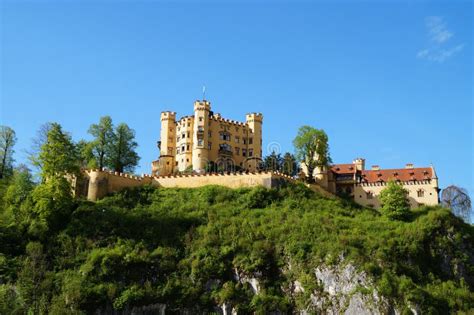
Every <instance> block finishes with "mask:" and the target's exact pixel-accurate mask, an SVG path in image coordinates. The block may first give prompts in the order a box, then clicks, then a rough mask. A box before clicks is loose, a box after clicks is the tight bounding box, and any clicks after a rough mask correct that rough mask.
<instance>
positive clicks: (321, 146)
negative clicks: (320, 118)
mask: <svg viewBox="0 0 474 315" xmlns="http://www.w3.org/2000/svg"><path fill="white" fill-rule="evenodd" d="M293 145H294V147H295V155H296V158H297V160H298V161H301V162H303V163H304V164H305V166H306V168H307V173H306V179H307V181H309V182H311V181H313V172H314V169H315V168H316V167H325V166H327V165H329V163H331V162H332V160H331V156H330V155H329V144H328V136H327V134H326V133H325V132H324V130H322V129H316V128H313V127H310V126H302V127H300V129H298V134H297V135H296V137H295V139H294V140H293Z"/></svg>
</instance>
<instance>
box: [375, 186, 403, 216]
mask: <svg viewBox="0 0 474 315" xmlns="http://www.w3.org/2000/svg"><path fill="white" fill-rule="evenodd" d="M379 199H380V202H381V204H382V207H381V208H380V210H381V212H382V213H383V214H384V215H386V216H387V217H389V218H390V219H394V220H403V219H404V218H406V217H407V215H408V214H409V212H410V201H409V200H408V190H406V189H405V188H403V186H402V185H400V184H398V183H396V182H394V181H390V182H388V184H387V187H386V188H384V189H383V190H382V191H381V192H380V197H379Z"/></svg>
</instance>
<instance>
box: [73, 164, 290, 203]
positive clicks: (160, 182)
mask: <svg viewBox="0 0 474 315" xmlns="http://www.w3.org/2000/svg"><path fill="white" fill-rule="evenodd" d="M83 175H84V180H85V182H86V183H85V184H84V185H82V186H83V187H85V189H84V190H83V191H81V192H78V193H77V195H78V196H84V197H87V199H88V200H92V201H96V200H97V199H100V198H102V197H104V196H105V195H107V194H110V193H113V192H118V191H120V190H122V189H125V188H130V187H138V186H142V185H147V184H149V185H152V186H156V187H165V188H172V187H178V188H196V187H202V186H206V185H220V186H225V187H229V188H240V187H255V186H263V187H267V188H272V187H278V186H281V185H282V184H283V183H284V182H287V181H290V180H293V179H292V178H291V177H289V176H287V175H284V174H281V173H275V172H256V173H227V174H214V173H212V174H202V175H198V174H190V175H170V176H150V175H142V176H133V175H128V174H122V173H118V172H109V171H101V170H97V169H95V170H86V171H84V172H83Z"/></svg>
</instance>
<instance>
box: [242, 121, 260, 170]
mask: <svg viewBox="0 0 474 315" xmlns="http://www.w3.org/2000/svg"><path fill="white" fill-rule="evenodd" d="M245 121H246V123H247V125H248V126H249V131H250V132H249V134H248V143H247V148H248V149H247V153H248V158H247V160H248V162H247V166H250V170H251V171H254V170H256V169H257V164H258V163H259V162H260V161H261V159H262V124H263V115H262V114H261V113H249V114H247V115H245Z"/></svg>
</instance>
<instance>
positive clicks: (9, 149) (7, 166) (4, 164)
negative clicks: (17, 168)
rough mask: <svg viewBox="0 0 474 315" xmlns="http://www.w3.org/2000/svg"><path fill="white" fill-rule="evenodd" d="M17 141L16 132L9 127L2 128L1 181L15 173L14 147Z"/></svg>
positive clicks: (0, 130) (0, 148)
mask: <svg viewBox="0 0 474 315" xmlns="http://www.w3.org/2000/svg"><path fill="white" fill-rule="evenodd" d="M16 141H17V138H16V135H15V131H14V130H13V129H12V128H10V127H8V126H0V179H2V178H4V177H8V176H11V175H12V173H13V161H14V159H13V153H14V152H15V151H14V150H13V147H14V146H15V143H16Z"/></svg>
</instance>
